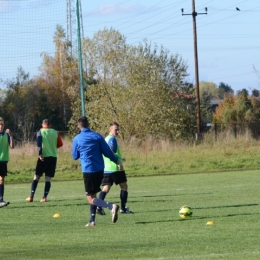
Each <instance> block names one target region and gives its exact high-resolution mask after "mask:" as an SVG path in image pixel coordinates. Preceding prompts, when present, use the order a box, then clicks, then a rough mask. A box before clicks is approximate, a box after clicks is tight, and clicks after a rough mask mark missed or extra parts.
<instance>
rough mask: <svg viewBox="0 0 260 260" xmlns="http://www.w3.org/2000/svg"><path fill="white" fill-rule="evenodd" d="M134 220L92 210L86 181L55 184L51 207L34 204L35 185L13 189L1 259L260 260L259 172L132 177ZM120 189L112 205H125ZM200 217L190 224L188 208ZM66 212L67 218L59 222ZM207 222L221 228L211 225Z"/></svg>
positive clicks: (5, 212) (8, 197) (5, 211)
mask: <svg viewBox="0 0 260 260" xmlns="http://www.w3.org/2000/svg"><path fill="white" fill-rule="evenodd" d="M128 183H129V203H128V205H129V207H130V208H131V209H132V210H133V211H134V212H135V213H134V214H132V215H120V216H119V220H118V222H117V223H116V224H112V223H111V216H110V213H109V212H108V211H106V212H107V215H106V216H97V218H96V223H97V226H96V227H90V228H86V227H85V224H86V223H87V222H88V218H89V207H88V206H87V204H86V201H85V197H84V190H83V182H82V181H64V182H53V185H52V190H51V192H50V195H49V201H48V202H47V203H45V204H42V203H40V202H39V200H40V198H41V196H42V192H43V183H42V182H41V183H39V185H38V189H37V192H36V197H35V202H33V203H26V202H25V198H26V197H28V195H29V190H30V184H8V185H6V190H5V191H6V192H5V199H6V200H10V202H11V204H10V205H9V206H8V207H5V208H1V209H0V214H1V237H2V239H1V242H0V259H1V260H2V259H3V260H6V259H21V260H22V259H28V260H29V259H37V260H40V259H96V260H98V259H106V260H109V259H138V260H141V259H151V260H155V259H157V260H159V259H160V260H163V259H236V260H239V259H260V247H259V233H260V221H259V216H260V203H259V190H260V175H259V172H258V171H244V172H222V173H210V174H208V173H204V174H187V175H175V176H160V177H159V176H155V177H139V178H129V180H128ZM118 194H119V188H118V187H113V188H112V190H111V193H110V194H109V195H108V197H107V198H108V200H109V201H112V202H119V199H118ZM185 204H187V205H189V206H191V207H192V208H193V217H192V218H190V219H187V220H182V219H180V218H179V216H178V210H179V208H180V207H181V206H182V205H185ZM55 213H60V214H61V217H60V218H53V215H54V214H55ZM207 221H214V222H215V224H214V225H212V226H207V225H206V222H207Z"/></svg>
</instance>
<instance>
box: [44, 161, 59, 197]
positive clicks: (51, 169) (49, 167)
mask: <svg viewBox="0 0 260 260" xmlns="http://www.w3.org/2000/svg"><path fill="white" fill-rule="evenodd" d="M44 161H45V164H46V169H45V186H44V192H43V196H42V199H41V201H40V202H46V201H47V196H48V194H49V192H50V189H51V179H52V178H53V177H54V175H55V170H56V165H57V157H45V158H44Z"/></svg>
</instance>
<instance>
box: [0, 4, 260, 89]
mask: <svg viewBox="0 0 260 260" xmlns="http://www.w3.org/2000/svg"><path fill="white" fill-rule="evenodd" d="M66 2H67V1H66V0H0V23H1V29H0V31H1V33H0V79H2V80H6V79H11V78H14V77H15V76H16V72H17V68H18V67H19V66H22V67H23V69H24V70H25V71H26V72H29V73H30V76H34V75H37V74H38V73H39V71H38V68H39V66H40V64H41V62H42V55H41V54H42V53H44V52H46V53H48V54H50V55H52V54H53V53H54V44H53V35H54V32H55V28H56V25H57V24H59V25H62V26H63V28H64V29H65V30H66V29H67V20H66V19H67V14H66ZM75 2H76V1H75ZM195 5H196V12H197V13H202V14H199V15H198V16H197V18H196V23H197V48H198V61H199V80H200V81H210V82H214V83H215V84H216V85H218V84H219V83H220V82H224V83H226V84H228V85H230V86H231V87H232V88H233V89H234V90H235V91H237V90H241V89H243V88H246V89H248V90H249V91H250V90H253V89H259V90H260V74H259V75H258V74H257V73H255V71H254V67H255V68H256V69H257V70H259V71H260V32H259V26H260V1H259V0H228V1H225V0H195ZM81 7H82V20H83V31H84V37H89V38H92V37H93V35H94V34H95V33H96V32H98V31H99V30H102V29H104V28H111V27H112V28H114V29H115V30H118V31H119V32H120V33H121V34H123V35H124V36H125V37H126V42H127V44H131V45H137V44H139V43H141V42H142V41H143V40H144V39H146V40H147V41H148V42H150V43H151V44H157V45H159V46H160V45H162V46H163V47H164V48H166V49H168V50H169V51H170V53H171V54H178V55H180V56H181V57H182V59H183V60H184V61H185V62H186V63H187V65H188V73H189V76H188V78H187V80H188V81H190V82H192V83H195V76H194V75H195V71H194V42H193V39H194V38H193V23H192V16H191V15H184V16H182V13H181V8H183V9H184V14H191V12H192V0H143V1H140V0H139V1H138V0H95V1H87V0H81ZM205 7H207V9H208V13H207V15H206V14H203V13H205ZM236 7H238V8H239V10H240V11H238V10H237V9H236ZM0 87H1V85H0ZM2 87H3V85H2Z"/></svg>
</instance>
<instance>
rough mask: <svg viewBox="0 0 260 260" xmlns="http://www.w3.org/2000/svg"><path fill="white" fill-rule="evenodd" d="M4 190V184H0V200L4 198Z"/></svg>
mask: <svg viewBox="0 0 260 260" xmlns="http://www.w3.org/2000/svg"><path fill="white" fill-rule="evenodd" d="M4 190H5V186H4V184H0V202H2V201H3V200H4Z"/></svg>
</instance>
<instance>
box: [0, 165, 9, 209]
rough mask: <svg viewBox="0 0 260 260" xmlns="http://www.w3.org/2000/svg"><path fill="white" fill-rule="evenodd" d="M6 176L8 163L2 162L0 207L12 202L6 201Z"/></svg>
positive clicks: (0, 166) (0, 168)
mask: <svg viewBox="0 0 260 260" xmlns="http://www.w3.org/2000/svg"><path fill="white" fill-rule="evenodd" d="M5 176H7V163H0V208H2V207H5V206H8V205H9V204H10V202H8V201H7V202H5V201H4V190H5Z"/></svg>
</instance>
